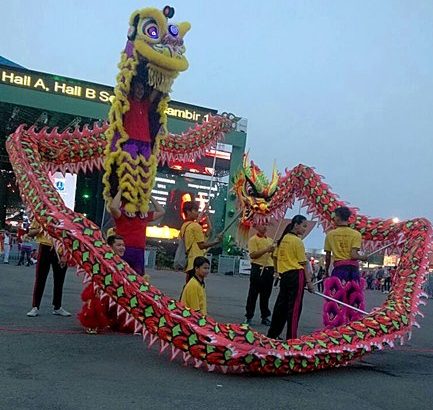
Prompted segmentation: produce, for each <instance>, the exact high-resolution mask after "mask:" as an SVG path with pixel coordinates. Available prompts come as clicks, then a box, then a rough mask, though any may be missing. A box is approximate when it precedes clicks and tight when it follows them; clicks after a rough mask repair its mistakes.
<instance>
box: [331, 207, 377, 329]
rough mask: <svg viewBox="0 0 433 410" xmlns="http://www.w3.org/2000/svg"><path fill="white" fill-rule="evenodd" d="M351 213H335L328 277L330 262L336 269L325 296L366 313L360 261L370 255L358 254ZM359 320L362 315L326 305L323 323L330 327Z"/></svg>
mask: <svg viewBox="0 0 433 410" xmlns="http://www.w3.org/2000/svg"><path fill="white" fill-rule="evenodd" d="M351 214H352V212H351V211H350V209H349V208H347V207H345V206H342V207H339V208H337V209H336V210H335V218H334V222H335V225H336V228H335V229H333V230H331V231H329V232H328V233H327V235H326V238H325V252H326V264H325V275H327V276H329V268H330V265H331V258H332V259H333V265H334V268H333V270H332V274H331V278H329V279H327V280H326V281H325V291H324V293H325V295H328V296H332V297H334V298H335V299H338V300H341V301H342V302H344V303H347V304H349V305H351V306H355V307H357V308H359V309H364V307H365V300H364V291H363V289H362V285H361V284H360V279H361V277H360V273H359V261H366V260H367V259H368V256H367V255H361V254H360V253H359V251H360V249H361V244H362V236H361V234H360V233H359V232H358V231H356V230H355V229H352V228H350V227H349V218H350V216H351ZM357 318H359V313H357V312H355V311H353V310H352V309H349V308H345V307H341V306H339V305H338V304H337V303H335V302H329V301H327V302H325V304H324V311H323V323H324V325H325V326H327V327H335V326H340V325H342V324H344V323H347V322H349V321H351V320H355V319H357Z"/></svg>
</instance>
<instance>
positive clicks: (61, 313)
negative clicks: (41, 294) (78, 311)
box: [53, 307, 71, 317]
mask: <svg viewBox="0 0 433 410" xmlns="http://www.w3.org/2000/svg"><path fill="white" fill-rule="evenodd" d="M53 315H59V316H64V317H67V316H71V314H70V313H69V312H68V311H66V310H65V309H63V308H62V307H61V308H58V309H54V310H53Z"/></svg>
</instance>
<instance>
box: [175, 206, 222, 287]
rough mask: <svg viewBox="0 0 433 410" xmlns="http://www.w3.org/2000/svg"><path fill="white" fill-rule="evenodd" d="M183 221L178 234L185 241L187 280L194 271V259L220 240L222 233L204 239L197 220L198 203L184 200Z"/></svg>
mask: <svg viewBox="0 0 433 410" xmlns="http://www.w3.org/2000/svg"><path fill="white" fill-rule="evenodd" d="M183 213H184V214H185V219H186V220H185V222H184V223H183V225H182V226H181V228H180V236H181V238H183V240H184V241H185V249H186V253H187V260H188V262H187V266H186V269H185V271H186V275H187V278H186V280H187V281H188V280H189V279H190V277H191V276H192V275H193V273H194V260H195V258H197V257H199V256H204V255H205V253H206V250H207V249H209V248H212V247H213V246H215V245H218V244H219V243H220V242H221V239H222V235H221V234H219V235H217V237H216V239H215V240H214V241H208V242H206V241H205V235H204V232H203V228H202V227H201V225H200V224H199V223H198V222H197V218H198V216H199V215H198V205H197V204H196V203H195V202H185V204H184V205H183Z"/></svg>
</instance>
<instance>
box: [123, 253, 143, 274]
mask: <svg viewBox="0 0 433 410" xmlns="http://www.w3.org/2000/svg"><path fill="white" fill-rule="evenodd" d="M122 259H123V260H124V261H125V262H127V263H128V265H129V266H130V267H131V268H132V269H134V271H135V273H136V274H137V275H140V276H143V275H144V248H133V247H132V246H127V247H126V249H125V254H124V255H123V258H122Z"/></svg>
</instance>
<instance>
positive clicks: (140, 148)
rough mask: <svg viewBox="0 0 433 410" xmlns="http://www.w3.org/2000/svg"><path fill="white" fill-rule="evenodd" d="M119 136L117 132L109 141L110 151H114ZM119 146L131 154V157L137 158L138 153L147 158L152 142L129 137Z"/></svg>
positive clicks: (150, 152) (150, 151)
mask: <svg viewBox="0 0 433 410" xmlns="http://www.w3.org/2000/svg"><path fill="white" fill-rule="evenodd" d="M119 138H120V136H119V134H118V133H116V135H115V136H114V138H113V141H112V142H111V151H115V149H116V142H117V141H118V139H119ZM121 146H122V150H123V151H126V152H128V153H129V154H130V155H131V157H132V159H137V157H138V156H139V155H142V156H143V157H144V158H146V160H148V159H149V157H150V155H151V154H152V144H151V143H150V142H144V141H140V140H136V139H134V138H131V137H130V138H129V139H128V140H127V141H125V142H124V143H123V144H122V145H121Z"/></svg>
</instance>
